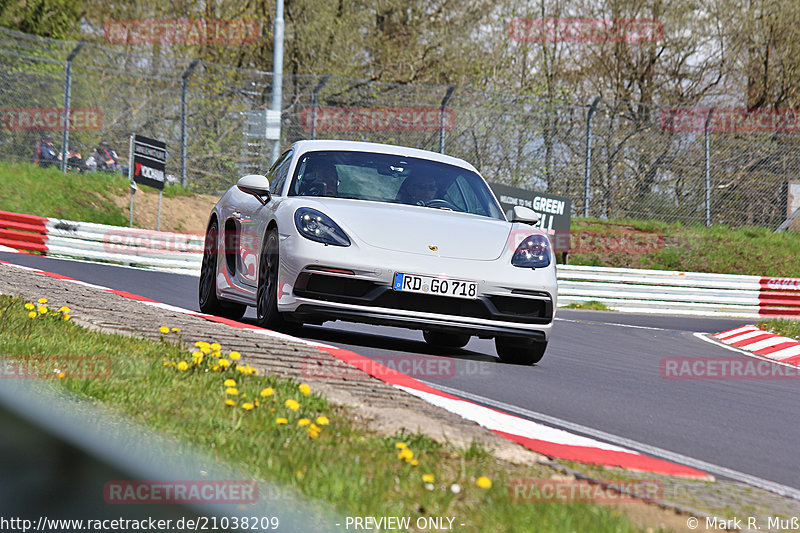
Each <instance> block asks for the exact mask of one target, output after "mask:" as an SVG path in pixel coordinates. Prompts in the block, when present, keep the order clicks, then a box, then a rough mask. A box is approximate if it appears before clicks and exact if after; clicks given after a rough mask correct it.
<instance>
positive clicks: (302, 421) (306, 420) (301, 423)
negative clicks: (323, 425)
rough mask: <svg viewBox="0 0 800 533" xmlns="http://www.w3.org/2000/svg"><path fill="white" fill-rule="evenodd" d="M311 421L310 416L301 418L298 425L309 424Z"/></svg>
mask: <svg viewBox="0 0 800 533" xmlns="http://www.w3.org/2000/svg"><path fill="white" fill-rule="evenodd" d="M310 423H311V420H309V419H308V418H301V419H300V420H298V421H297V425H298V426H300V427H303V426H307V425H309V424H310Z"/></svg>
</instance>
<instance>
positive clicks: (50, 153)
mask: <svg viewBox="0 0 800 533" xmlns="http://www.w3.org/2000/svg"><path fill="white" fill-rule="evenodd" d="M60 160H61V154H60V153H58V150H56V147H55V145H54V144H53V137H52V136H50V135H49V134H47V133H46V134H44V135H42V138H41V139H40V140H38V141H36V149H35V151H34V153H33V164H34V165H38V166H40V167H42V168H46V167H49V166H51V165H55V164H57V163H58V162H59V161H60Z"/></svg>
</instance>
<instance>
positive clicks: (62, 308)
mask: <svg viewBox="0 0 800 533" xmlns="http://www.w3.org/2000/svg"><path fill="white" fill-rule="evenodd" d="M58 312H59V313H61V314H66V313H69V312H70V308H69V307H67V306H66V305H62V306H61V307H59V308H58Z"/></svg>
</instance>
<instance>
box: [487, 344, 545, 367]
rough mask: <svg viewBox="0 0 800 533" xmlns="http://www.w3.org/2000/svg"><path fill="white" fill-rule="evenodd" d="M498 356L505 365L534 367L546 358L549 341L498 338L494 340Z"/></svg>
mask: <svg viewBox="0 0 800 533" xmlns="http://www.w3.org/2000/svg"><path fill="white" fill-rule="evenodd" d="M494 346H495V348H496V349H497V355H499V356H500V360H501V361H503V362H504V363H511V364H512V365H533V364H536V363H538V362H539V361H541V360H542V357H544V352H545V350H546V349H547V341H536V340H533V339H525V338H522V337H497V338H496V339H495V340H494Z"/></svg>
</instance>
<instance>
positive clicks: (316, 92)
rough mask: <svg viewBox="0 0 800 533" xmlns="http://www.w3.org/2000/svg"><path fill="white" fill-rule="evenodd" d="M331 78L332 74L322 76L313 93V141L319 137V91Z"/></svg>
mask: <svg viewBox="0 0 800 533" xmlns="http://www.w3.org/2000/svg"><path fill="white" fill-rule="evenodd" d="M330 78H331V75H330V74H325V75H324V76H322V79H321V80H320V82H319V83H318V84H317V86H316V87H314V92H313V93H311V140H312V141H313V140H314V139H316V138H317V95H319V92H320V91H321V90H322V88H323V87H324V86H325V84H326V83H328V80H329V79H330Z"/></svg>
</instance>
